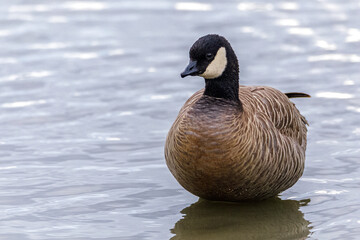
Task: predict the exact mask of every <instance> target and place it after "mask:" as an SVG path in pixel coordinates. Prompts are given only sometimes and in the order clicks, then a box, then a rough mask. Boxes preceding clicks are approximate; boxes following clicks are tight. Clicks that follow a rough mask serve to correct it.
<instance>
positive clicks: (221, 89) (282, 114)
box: [165, 34, 310, 201]
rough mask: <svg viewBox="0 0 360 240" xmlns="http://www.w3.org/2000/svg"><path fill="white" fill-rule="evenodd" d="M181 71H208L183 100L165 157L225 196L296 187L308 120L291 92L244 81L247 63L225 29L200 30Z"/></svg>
mask: <svg viewBox="0 0 360 240" xmlns="http://www.w3.org/2000/svg"><path fill="white" fill-rule="evenodd" d="M189 55H190V62H189V65H188V66H187V67H186V69H185V71H184V72H183V73H181V77H183V78H184V77H186V76H189V75H191V76H201V77H203V78H204V79H205V89H202V90H199V91H197V92H196V93H195V94H194V95H192V96H191V97H190V98H189V99H188V100H187V101H186V102H185V104H184V106H183V107H182V108H181V110H180V112H179V115H178V117H177V118H176V120H175V122H174V123H173V125H172V127H171V129H170V131H169V133H168V136H167V139H166V144H165V159H166V163H167V166H168V168H169V169H170V171H171V173H172V174H173V175H174V177H175V178H176V180H177V181H178V182H179V183H180V184H181V185H182V186H183V187H184V188H185V189H186V190H188V191H189V192H191V193H193V194H194V195H197V196H199V197H201V198H205V199H208V200H217V201H243V200H253V199H257V200H261V199H266V198H270V197H273V196H276V195H277V194H279V193H280V192H282V191H284V190H286V189H288V188H290V187H291V186H292V185H294V184H295V183H296V182H297V181H298V179H299V178H300V177H301V175H302V173H303V170H304V162H305V150H306V134H307V128H306V125H307V124H308V123H307V121H306V119H305V118H304V117H303V116H302V115H301V114H300V112H299V110H298V109H297V108H296V107H295V104H294V103H292V102H291V101H290V100H289V98H293V97H310V96H309V95H307V94H305V93H298V92H293V93H285V94H284V93H282V92H280V91H279V90H276V89H274V88H271V87H267V86H242V85H239V64H238V60H237V57H236V55H235V53H234V51H233V49H232V47H231V46H230V43H229V42H228V41H227V40H226V39H225V38H224V37H222V36H219V35H216V34H209V35H206V36H203V37H201V38H199V39H198V40H197V41H196V42H195V43H194V44H193V45H192V47H191V49H190V54H189Z"/></svg>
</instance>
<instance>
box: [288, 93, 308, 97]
mask: <svg viewBox="0 0 360 240" xmlns="http://www.w3.org/2000/svg"><path fill="white" fill-rule="evenodd" d="M285 95H286V96H287V97H288V98H307V97H311V96H310V95H309V94H306V93H299V92H290V93H285Z"/></svg>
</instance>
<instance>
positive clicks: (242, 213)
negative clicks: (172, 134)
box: [0, 0, 360, 240]
mask: <svg viewBox="0 0 360 240" xmlns="http://www.w3.org/2000/svg"><path fill="white" fill-rule="evenodd" d="M359 11H360V3H359V1H356V0H350V1H346V2H343V1H340V0H321V1H308V2H303V1H297V2H278V1H251V2H250V1H249V2H240V1H230V0H229V1H225V2H219V1H215V0H214V1H201V2H197V3H194V2H193V3H186V2H185V3H184V2H176V1H165V0H158V1H133V0H132V1H115V0H103V1H86V2H84V1H70V0H69V1H46V0H31V1H29V0H27V1H25V0H12V1H3V2H2V3H1V6H0V64H1V68H0V113H1V114H0V124H1V126H2V128H1V131H0V132H1V135H0V156H1V158H0V159H1V160H0V178H1V181H0V183H1V184H0V212H1V214H0V221H1V224H0V237H1V238H4V239H40V240H41V239H75V240H76V239H126V240H127V239H170V238H173V239H200V240H201V239H305V238H307V237H308V238H309V239H360V230H359V229H360V210H359V209H360V202H359V196H360V190H359V184H360V177H359V176H360V157H359V153H360V146H359V141H360V126H359V119H360V97H359V96H360V72H359V64H360V15H359ZM207 33H219V34H222V35H224V36H225V37H227V38H228V40H229V41H230V42H231V43H232V46H233V48H234V49H235V51H236V53H237V55H238V58H239V62H240V71H241V74H240V81H241V84H245V85H269V86H272V87H275V88H278V89H280V90H282V91H284V92H288V91H300V92H306V93H309V94H311V95H312V96H313V97H312V98H311V99H295V100H294V101H295V103H296V104H297V106H298V108H299V109H300V110H301V112H302V113H303V115H305V116H306V117H307V119H308V121H309V123H310V127H309V134H308V150H307V161H306V169H305V173H304V175H303V177H302V178H301V179H300V181H299V182H298V183H297V184H296V185H295V186H293V187H292V188H291V189H289V190H287V191H285V192H284V193H282V194H281V196H280V198H278V199H273V200H270V201H266V202H262V203H246V204H240V205H229V204H224V203H209V202H204V201H199V202H198V198H197V197H195V196H193V195H191V194H189V193H188V192H186V191H185V190H184V189H182V188H181V187H180V186H179V185H178V184H177V182H176V181H175V180H174V178H173V177H172V176H171V174H170V173H169V171H168V170H167V167H166V165H165V161H164V156H163V146H164V141H165V137H166V134H167V131H168V129H169V128H170V126H171V124H172V122H173V121H174V120H175V118H176V115H177V112H178V110H179V109H180V107H181V106H182V104H183V103H184V102H185V100H186V99H187V98H188V97H189V96H190V95H191V94H192V93H193V92H195V91H197V90H198V89H200V88H202V87H203V85H204V82H203V80H202V79H200V78H186V79H181V78H180V76H179V74H180V72H181V71H182V70H183V68H184V67H185V66H186V64H187V62H188V49H189V47H190V46H191V45H192V43H193V42H194V41H195V40H196V39H197V38H198V37H200V36H202V35H205V34H207Z"/></svg>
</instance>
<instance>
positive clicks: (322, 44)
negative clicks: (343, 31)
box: [316, 40, 336, 50]
mask: <svg viewBox="0 0 360 240" xmlns="http://www.w3.org/2000/svg"><path fill="white" fill-rule="evenodd" d="M316 46H318V47H320V48H322V49H325V50H336V45H335V44H330V43H328V42H326V41H324V40H318V41H316Z"/></svg>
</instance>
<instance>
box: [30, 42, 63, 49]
mask: <svg viewBox="0 0 360 240" xmlns="http://www.w3.org/2000/svg"><path fill="white" fill-rule="evenodd" d="M68 46H69V45H68V44H66V43H63V42H50V43H35V44H32V45H30V47H29V48H30V49H39V50H48V49H62V48H66V47H68Z"/></svg>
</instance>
